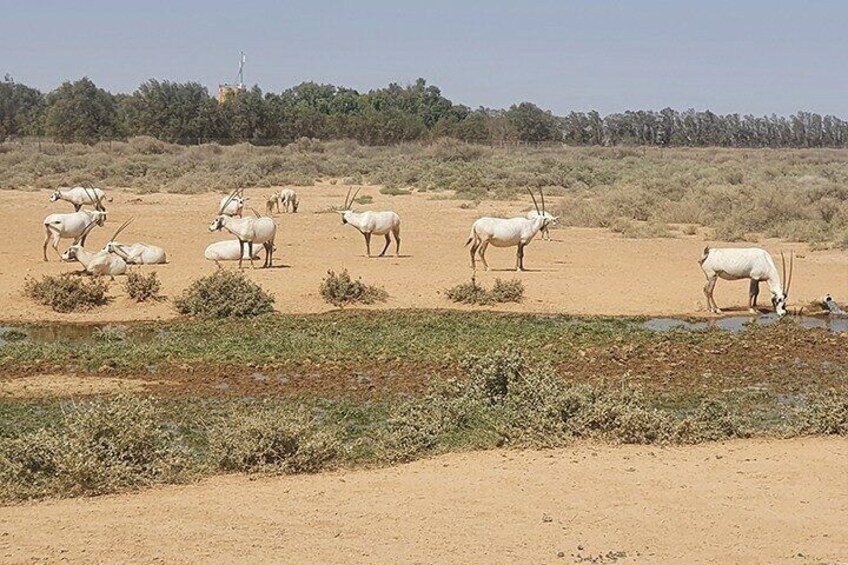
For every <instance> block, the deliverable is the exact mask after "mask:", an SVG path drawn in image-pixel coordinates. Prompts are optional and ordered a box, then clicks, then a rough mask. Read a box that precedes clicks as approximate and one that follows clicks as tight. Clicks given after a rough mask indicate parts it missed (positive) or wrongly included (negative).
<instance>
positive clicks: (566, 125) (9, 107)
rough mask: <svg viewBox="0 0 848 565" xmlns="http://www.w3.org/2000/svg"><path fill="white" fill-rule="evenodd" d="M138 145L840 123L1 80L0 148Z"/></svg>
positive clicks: (667, 131) (802, 135)
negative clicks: (41, 142)
mask: <svg viewBox="0 0 848 565" xmlns="http://www.w3.org/2000/svg"><path fill="white" fill-rule="evenodd" d="M139 135H148V136H152V137H155V138H157V139H160V140H162V141H168V142H172V143H182V144H193V143H203V142H212V141H217V142H221V143H235V142H250V143H256V144H287V143H290V142H292V141H295V140H297V139H300V138H302V137H309V138H317V139H325V140H328V139H355V140H357V141H359V142H360V143H363V144H366V145H390V144H395V143H401V142H406V141H421V140H428V139H434V138H440V137H452V138H456V139H459V140H463V141H468V142H474V143H495V144H510V143H531V144H532V143H555V142H562V143H566V144H569V145H602V146H616V145H651V146H689V147H706V146H722V147H844V146H845V145H846V144H848V122H845V121H843V120H841V119H839V118H837V117H835V116H829V115H828V116H821V115H819V114H815V113H809V112H798V113H796V114H793V115H791V116H789V117H784V116H777V115H771V116H761V117H758V116H752V115H741V116H740V115H739V114H727V115H719V114H714V113H713V112H710V111H708V110H707V111H695V110H687V111H684V112H680V111H676V110H673V109H671V108H666V109H664V110H661V111H628V112H623V113H615V114H609V115H606V116H602V115H600V114H599V113H598V112H596V111H591V112H572V113H570V114H568V115H567V116H555V115H554V114H552V113H551V112H550V111H547V110H543V109H542V108H539V107H538V106H536V105H535V104H533V103H531V102H522V103H520V104H515V105H513V106H511V107H510V108H508V109H490V108H483V107H480V108H477V109H471V108H469V107H468V106H464V105H462V104H455V103H454V102H452V101H451V100H449V99H448V98H446V97H444V96H443V95H442V93H441V91H440V90H439V88H437V87H436V86H433V85H428V84H427V83H426V81H425V80H424V79H418V80H417V81H416V82H415V83H414V84H411V85H408V86H400V85H398V84H390V85H388V86H387V87H385V88H379V89H375V90H370V91H368V92H366V93H360V92H358V91H356V90H354V89H351V88H344V87H337V86H333V85H327V84H316V83H313V82H304V83H301V84H299V85H297V86H295V87H293V88H289V89H287V90H285V91H283V92H280V93H274V92H266V93H263V92H262V90H260V89H259V87H257V86H254V87H253V88H251V89H246V90H241V91H235V92H233V93H231V94H230V95H228V96H226V97H225V98H224V100H223V101H221V102H220V103H219V101H218V100H216V98H215V97H213V96H212V95H210V93H209V91H208V90H207V88H206V87H204V86H203V85H201V84H198V83H196V82H185V83H177V82H170V81H158V80H148V81H147V82H144V83H143V84H141V85H140V86H139V87H138V88H137V89H136V90H135V91H134V92H133V93H132V94H124V93H117V94H113V93H111V92H108V91H106V90H104V89H102V88H99V87H98V86H97V85H95V84H94V82H92V81H91V80H90V79H88V78H87V77H84V78H81V79H79V80H77V81H73V82H65V83H63V84H61V85H60V86H59V87H58V88H56V89H55V90H53V91H51V92H48V93H43V92H40V91H39V90H37V89H35V88H32V87H29V86H26V85H24V84H20V83H17V82H15V81H14V80H12V78H10V77H9V76H7V77H6V78H5V79H4V80H3V81H2V82H0V141H2V140H4V139H7V138H16V137H28V136H38V137H50V138H53V139H54V140H56V141H59V142H63V143H64V142H81V143H95V142H97V141H102V140H112V139H126V138H129V137H134V136H139Z"/></svg>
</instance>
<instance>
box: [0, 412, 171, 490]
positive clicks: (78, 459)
mask: <svg viewBox="0 0 848 565" xmlns="http://www.w3.org/2000/svg"><path fill="white" fill-rule="evenodd" d="M186 468H187V465H186V458H185V453H184V451H183V449H182V448H181V447H180V446H179V444H178V443H177V442H176V441H175V440H174V437H173V436H172V434H171V433H170V432H169V431H167V430H166V429H164V428H163V427H162V426H160V424H159V419H158V416H157V413H156V410H155V408H154V403H153V402H152V401H150V400H142V399H134V398H130V397H119V398H117V399H109V400H102V401H95V402H91V403H88V404H85V405H82V406H79V407H77V408H76V409H74V410H72V411H71V412H70V413H68V414H67V415H66V416H65V418H64V421H63V423H62V426H61V427H59V428H56V429H52V428H51V429H42V430H38V431H36V432H32V433H29V434H25V435H22V436H19V437H16V438H11V439H4V440H0V497H2V498H5V499H12V500H14V499H25V498H35V497H42V496H48V495H60V496H74V495H92V494H101V493H107V492H117V491H120V490H125V489H127V488H132V487H138V486H142V485H150V484H154V483H164V482H176V481H178V480H181V479H182V478H184V477H185V476H186V475H185V472H186Z"/></svg>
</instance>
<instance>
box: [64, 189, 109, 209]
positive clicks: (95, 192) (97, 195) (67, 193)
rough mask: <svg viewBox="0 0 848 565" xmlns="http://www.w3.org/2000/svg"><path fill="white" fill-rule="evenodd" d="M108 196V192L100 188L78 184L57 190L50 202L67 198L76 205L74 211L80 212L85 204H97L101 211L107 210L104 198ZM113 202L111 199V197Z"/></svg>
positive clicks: (66, 199)
mask: <svg viewBox="0 0 848 565" xmlns="http://www.w3.org/2000/svg"><path fill="white" fill-rule="evenodd" d="M105 198H106V193H105V192H103V189H100V188H86V187H84V186H76V187H74V188H70V189H68V190H61V189H60V190H56V191H54V192H53V194H51V195H50V202H58V201H59V200H65V201H67V202H70V203H71V204H73V205H74V212H79V211H80V208H82V207H83V206H86V205H88V206H95V207H96V208H97V209H98V210H100V211H101V212H102V211H103V210H105V208H104V207H103V200H104V199H105ZM110 202H111V199H110Z"/></svg>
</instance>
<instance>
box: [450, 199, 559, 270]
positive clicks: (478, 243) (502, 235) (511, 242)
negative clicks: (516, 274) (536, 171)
mask: <svg viewBox="0 0 848 565" xmlns="http://www.w3.org/2000/svg"><path fill="white" fill-rule="evenodd" d="M527 190H528V192H530V197H531V198H532V199H533V205H534V206H535V207H536V212H537V216H536V217H535V218H534V219H532V220H531V219H528V218H480V219H478V220H477V221H475V222H474V224H473V225H472V226H471V235H469V236H468V241H466V242H465V245H468V244H469V243H471V268H472V269H475V270H476V269H477V264H476V263H475V261H474V256H475V254H477V255H479V256H480V260H481V261H482V262H483V267H484V268H485V269H486V270H487V271H488V270H489V264H488V263H486V248H487V247H488V246H489V244H491V245H494V246H495V247H518V250H517V251H516V253H515V270H516V271H523V270H524V248H525V247H527V246H528V245H530V242H531V241H533V238H534V237H535V236H536V234H537V233H539V231H541V230H542V229H543V228H545V227H547V226H548V225H549V224H550V223H551V221H552V219H553V218H554V217H553V216H550V215H549V214H548V213H547V212H546V211H545V195H544V194H543V193H542V190H541V189H539V195H540V196H541V197H542V208H541V209H539V204H538V203H537V202H536V197H535V196H534V195H533V191H532V190H530V189H527ZM472 242H473V243H472Z"/></svg>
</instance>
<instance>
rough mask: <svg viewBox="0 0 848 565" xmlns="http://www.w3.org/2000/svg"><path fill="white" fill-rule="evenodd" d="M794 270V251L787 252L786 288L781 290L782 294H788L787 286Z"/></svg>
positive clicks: (790, 281) (790, 282)
mask: <svg viewBox="0 0 848 565" xmlns="http://www.w3.org/2000/svg"><path fill="white" fill-rule="evenodd" d="M794 272H795V252H794V251H790V252H789V278H788V279H787V281H786V288H785V289H784V290H783V295H784V296H789V287H791V286H792V276H793V273H794Z"/></svg>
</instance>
